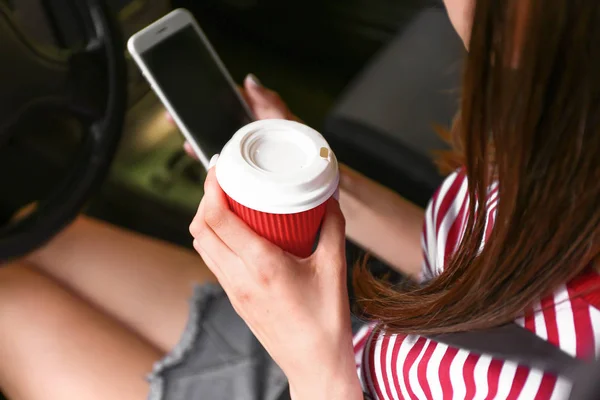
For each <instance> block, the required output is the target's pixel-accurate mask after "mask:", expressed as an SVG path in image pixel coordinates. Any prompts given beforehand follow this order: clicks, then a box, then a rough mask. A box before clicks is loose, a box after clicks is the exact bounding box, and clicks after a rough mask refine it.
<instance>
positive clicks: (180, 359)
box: [149, 284, 362, 400]
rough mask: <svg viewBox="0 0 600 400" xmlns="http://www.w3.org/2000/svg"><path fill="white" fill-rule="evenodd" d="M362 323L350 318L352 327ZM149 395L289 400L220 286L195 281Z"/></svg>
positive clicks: (155, 398)
mask: <svg viewBox="0 0 600 400" xmlns="http://www.w3.org/2000/svg"><path fill="white" fill-rule="evenodd" d="M361 324H362V323H361V322H360V321H359V320H357V319H353V320H352V330H353V331H356V330H357V329H358V328H359V327H360V325H361ZM149 381H150V396H149V400H195V399H201V400H289V399H290V396H289V389H288V382H287V378H286V377H285V375H284V373H283V371H282V370H281V369H280V368H279V366H277V364H276V363H275V362H274V361H273V359H272V358H271V357H270V356H269V354H268V353H267V351H266V350H265V349H264V348H263V347H262V345H261V344H260V342H259V341H258V340H257V339H256V338H255V337H254V335H253V334H252V332H251V331H250V329H249V328H248V326H247V325H246V323H245V322H244V321H243V320H242V319H241V318H240V317H239V316H238V315H237V313H236V312H235V310H234V309H233V306H232V305H231V303H230V302H229V299H228V298H227V296H226V295H225V292H224V291H223V289H221V287H220V286H218V285H212V284H206V285H200V286H197V287H196V288H195V290H194V295H193V296H192V299H191V306H190V317H189V321H188V324H187V327H186V329H185V331H184V333H183V335H182V338H181V340H180V342H179V344H178V345H177V346H176V347H175V348H174V349H173V350H172V351H171V352H170V353H169V354H168V355H167V356H166V357H165V358H164V359H163V360H161V361H159V362H157V363H156V365H155V366H154V370H153V371H152V373H151V374H150V376H149Z"/></svg>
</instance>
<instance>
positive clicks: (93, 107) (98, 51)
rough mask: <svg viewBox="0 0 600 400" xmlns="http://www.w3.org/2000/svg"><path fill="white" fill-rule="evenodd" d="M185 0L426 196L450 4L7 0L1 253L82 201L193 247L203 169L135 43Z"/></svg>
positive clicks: (445, 75)
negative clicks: (136, 54) (149, 78)
mask: <svg viewBox="0 0 600 400" xmlns="http://www.w3.org/2000/svg"><path fill="white" fill-rule="evenodd" d="M177 7H184V8H187V9H189V10H190V11H191V12H192V13H193V14H194V16H195V17H196V19H197V20H198V22H199V24H200V26H201V27H202V28H203V30H204V31H205V32H206V35H207V36H208V38H209V40H210V41H211V42H212V44H213V46H214V47H215V49H216V51H217V52H218V53H219V55H220V56H221V58H222V60H223V62H224V64H225V65H226V66H227V68H228V69H229V71H230V72H231V74H232V76H233V78H234V79H235V80H236V81H237V82H241V81H242V80H243V78H244V77H245V76H246V75H247V74H248V73H254V74H255V75H256V76H258V77H259V79H260V80H261V81H262V82H263V83H264V84H265V85H266V86H268V87H270V88H272V89H273V90H275V91H277V92H279V94H280V95H281V97H282V98H283V99H284V100H285V101H286V102H287V103H288V105H289V107H290V109H291V110H293V112H294V113H295V114H296V115H298V116H299V117H300V118H301V119H302V120H303V121H304V122H306V123H307V124H308V125H310V126H312V127H314V128H316V129H317V130H319V131H320V132H321V133H322V134H323V135H324V136H325V137H326V139H327V140H328V141H329V143H330V145H331V147H332V148H333V149H334V151H335V152H336V154H337V156H338V158H339V159H340V160H341V161H342V162H343V163H345V164H347V165H349V166H350V167H352V168H354V169H356V170H358V171H359V172H361V173H363V174H365V175H366V176H368V177H370V178H372V179H374V180H376V181H379V182H381V183H382V184H384V185H386V186H388V187H390V188H391V189H393V190H395V191H397V192H398V193H400V194H401V195H402V196H404V197H406V198H408V199H409V200H411V201H413V202H414V203H416V204H418V205H420V206H423V207H424V206H425V205H426V204H427V201H428V199H429V198H430V197H431V195H432V194H433V192H434V191H435V189H436V188H437V186H438V185H439V184H440V182H441V180H442V179H443V176H442V175H441V174H440V173H439V172H438V169H437V167H436V165H435V163H434V153H435V152H436V151H439V150H443V149H445V148H446V146H447V144H446V143H445V142H444V141H443V140H442V139H441V138H440V137H439V136H438V134H437V133H436V131H435V129H434V127H435V126H442V127H448V126H449V125H450V124H451V121H452V118H453V116H454V114H455V113H456V111H457V108H458V100H459V96H460V93H459V87H460V75H461V71H462V59H463V56H464V47H463V45H462V43H461V41H460V39H459V38H458V36H457V35H456V33H455V32H454V30H453V29H452V27H451V25H450V22H449V20H448V17H447V15H446V13H445V10H444V8H443V3H442V1H441V0H302V1H298V0H288V1H277V0H203V1H192V0H172V1H169V0H85V1H82V0H0V58H1V60H2V62H0V82H2V90H1V91H0V170H1V171H2V172H1V173H0V187H2V188H3V190H2V196H0V260H4V259H9V258H12V257H17V256H19V255H22V254H25V253H26V252H28V251H30V250H32V249H35V248H36V247H38V246H40V245H41V244H43V243H44V242H45V241H47V240H49V239H50V238H51V237H52V236H53V235H54V234H55V233H57V232H58V231H60V229H62V228H63V227H64V226H65V225H66V224H67V223H68V222H69V221H70V220H72V219H73V218H74V216H75V215H76V214H77V213H78V212H79V211H80V209H82V208H83V209H84V212H85V213H86V214H88V215H92V216H94V217H97V218H100V219H103V220H106V221H109V222H111V223H113V224H116V225H119V226H122V227H125V228H128V229H132V230H135V231H138V232H142V233H145V234H148V235H151V236H154V237H157V238H160V239H163V240H167V241H170V242H173V243H176V244H179V245H181V246H186V247H191V245H192V241H191V238H190V236H189V232H188V225H189V222H190V221H191V219H192V217H193V215H194V213H195V211H196V208H197V205H198V203H199V201H200V199H201V198H202V195H203V190H202V183H203V179H204V176H205V172H204V169H203V167H202V166H201V165H200V164H199V163H198V162H197V161H195V160H193V159H192V158H190V157H188V156H187V155H186V153H185V152H184V150H183V148H182V144H183V139H182V137H181V135H180V134H179V132H177V128H175V127H174V126H173V125H172V124H171V123H169V121H168V120H167V119H166V118H165V110H164V108H163V106H162V104H161V103H160V101H159V100H158V98H157V97H156V96H155V94H154V93H153V92H152V90H151V89H150V87H149V85H148V84H147V82H146V81H145V79H144V78H143V76H142V75H141V73H140V72H139V70H138V68H137V67H136V65H134V62H133V60H132V59H131V57H130V56H129V55H128V54H127V52H126V51H125V48H124V43H125V42H126V40H127V39H128V38H129V37H130V36H131V35H132V34H133V33H135V32H137V31H138V30H140V29H141V28H143V27H145V26H146V25H148V24H150V23H151V22H153V21H155V20H157V19H158V18H160V17H162V16H163V15H165V14H166V13H168V12H169V11H170V10H172V9H174V8H177ZM32 203H35V204H36V208H35V211H34V212H33V213H31V215H29V216H28V217H26V218H25V219H23V220H19V221H18V222H14V220H13V216H14V214H15V213H16V212H17V211H18V210H21V209H22V208H23V207H25V206H27V205H29V204H32ZM363 252H364V250H362V249H360V248H358V247H356V246H355V245H353V244H352V243H349V244H348V254H349V256H348V260H349V262H355V261H356V260H357V259H358V257H359V256H360V254H362V253H363ZM371 267H372V268H373V269H375V270H377V271H381V272H382V273H385V272H386V271H388V269H387V267H386V266H385V265H384V264H383V263H381V262H378V261H377V260H375V261H373V263H372V266H371ZM0 398H1V395H0Z"/></svg>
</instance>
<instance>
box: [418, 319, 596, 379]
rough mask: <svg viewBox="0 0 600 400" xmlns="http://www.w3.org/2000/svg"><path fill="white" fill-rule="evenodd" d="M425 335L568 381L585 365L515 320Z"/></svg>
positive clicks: (440, 341) (434, 339) (453, 345)
mask: <svg viewBox="0 0 600 400" xmlns="http://www.w3.org/2000/svg"><path fill="white" fill-rule="evenodd" d="M426 337H427V338H428V339H431V340H433V341H435V342H438V343H443V344H446V345H448V346H452V347H455V348H459V349H463V350H468V351H470V352H472V353H476V354H480V355H483V354H485V355H489V356H492V357H494V358H497V359H499V360H504V361H513V362H515V363H518V364H519V365H522V366H524V367H529V368H534V369H539V370H542V371H544V372H549V373H552V374H554V375H558V376H563V377H565V378H568V379H569V380H571V381H574V380H575V378H576V377H577V376H578V375H579V374H580V373H581V370H582V367H584V366H586V365H587V364H588V363H587V362H586V361H584V360H581V359H578V358H576V357H572V356H571V355H569V354H567V353H565V352H564V351H562V350H561V349H560V348H559V347H558V346H555V345H553V344H552V343H550V342H548V341H546V340H544V339H542V338H540V337H539V336H537V335H536V334H535V333H533V332H531V331H529V330H528V329H525V328H523V327H521V326H520V325H517V324H515V323H509V324H506V325H502V326H498V327H494V328H489V329H482V330H478V331H473V332H456V333H446V334H440V335H430V336H426Z"/></svg>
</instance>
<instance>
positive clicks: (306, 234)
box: [227, 197, 327, 258]
mask: <svg viewBox="0 0 600 400" xmlns="http://www.w3.org/2000/svg"><path fill="white" fill-rule="evenodd" d="M227 199H228V200H229V206H230V207H231V210H232V211H233V212H234V213H236V215H237V216H238V217H240V218H241V219H242V220H243V221H244V222H245V223H246V224H248V226H250V228H252V229H253V230H254V231H255V232H256V233H258V234H259V235H260V236H262V237H264V238H265V239H267V240H269V241H270V242H272V243H274V244H276V245H277V246H279V247H281V248H282V249H283V250H285V251H287V252H288V253H291V254H294V255H296V256H298V257H302V258H306V257H308V256H310V255H311V254H312V251H313V247H314V244H315V240H316V239H317V233H318V231H319V227H320V226H321V221H322V220H323V216H324V215H325V209H326V208H327V202H325V203H323V204H321V205H320V206H317V207H316V208H313V209H312V210H308V211H304V212H301V213H296V214H269V213H264V212H260V211H256V210H253V209H251V208H248V207H245V206H243V205H241V204H240V203H238V202H236V201H235V200H233V199H232V198H231V197H227Z"/></svg>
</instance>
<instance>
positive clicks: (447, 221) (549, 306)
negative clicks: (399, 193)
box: [354, 171, 600, 400]
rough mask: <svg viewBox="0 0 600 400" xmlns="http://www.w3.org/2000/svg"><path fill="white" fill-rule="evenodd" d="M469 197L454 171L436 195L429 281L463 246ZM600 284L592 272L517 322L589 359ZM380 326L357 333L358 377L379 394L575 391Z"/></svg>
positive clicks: (492, 196) (598, 328) (597, 326)
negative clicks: (457, 249)
mask: <svg viewBox="0 0 600 400" xmlns="http://www.w3.org/2000/svg"><path fill="white" fill-rule="evenodd" d="M497 196H498V189H497V185H494V186H492V187H491V188H490V189H489V190H488V196H487V199H486V212H487V227H486V238H487V237H488V235H489V233H490V231H491V227H492V226H493V224H494V220H495V217H496V207H497V202H498V198H497ZM468 201H469V199H468V194H467V180H466V177H465V175H464V173H463V172H462V171H458V172H456V173H454V174H452V175H450V176H449V177H448V178H447V179H446V180H445V181H444V183H443V184H442V186H441V187H440V189H439V190H438V192H437V193H436V195H435V196H434V198H433V199H432V200H431V202H430V204H429V206H428V207H427V210H426V213H425V224H424V229H423V236H422V247H423V252H424V258H425V261H424V265H423V276H424V278H428V277H430V276H431V275H436V274H439V273H441V271H443V269H444V266H445V261H446V260H447V259H448V257H449V256H450V255H451V254H452V253H453V252H454V251H455V250H456V248H457V245H458V244H459V242H460V240H461V238H462V235H463V234H464V230H465V224H466V218H467V210H468ZM482 245H483V244H482ZM598 284H600V275H598V274H597V273H596V272H594V271H590V272H588V273H586V274H584V275H583V276H581V277H579V278H577V279H576V280H574V281H572V282H570V283H568V284H566V285H563V286H561V287H560V288H558V289H557V290H556V291H555V292H554V293H553V295H551V296H548V297H546V298H544V299H542V300H541V301H540V302H538V304H537V305H536V307H534V309H533V310H531V312H529V313H527V314H526V315H525V316H524V317H521V318H518V319H517V320H516V323H518V324H520V325H521V326H524V327H525V328H526V329H529V330H530V331H532V332H534V333H535V334H536V335H538V336H539V337H541V338H542V339H544V340H547V341H549V342H551V343H553V344H555V345H556V346H559V347H560V348H561V349H562V350H563V351H565V352H567V353H568V354H571V355H573V356H577V357H586V356H589V355H590V354H593V352H594V351H596V356H598V355H600V354H598V351H599V349H600V310H599V306H598V305H600V291H598V290H593V291H590V290H589V289H590V288H592V287H597V285H598ZM581 293H584V294H583V295H581ZM592 304H594V305H596V306H593V305H592ZM374 328H375V325H374V324H373V325H369V326H365V327H363V328H362V329H361V330H360V331H359V332H358V333H357V334H356V335H355V337H354V353H355V357H356V364H357V370H358V374H359V377H360V379H361V383H362V386H363V390H364V391H365V392H366V393H369V394H370V395H371V396H372V397H373V399H378V400H391V399H433V400H442V399H443V400H446V399H460V400H463V399H536V400H537V399H562V398H565V397H566V396H567V395H568V393H569V391H570V383H569V382H568V381H567V380H565V379H562V378H556V377H555V376H553V375H551V374H545V373H543V372H542V371H539V370H534V369H529V368H526V367H522V366H519V365H517V364H516V363H514V362H504V361H502V360H497V359H493V358H492V357H490V356H485V355H483V356H479V355H476V354H471V353H470V352H468V351H466V350H461V349H456V348H452V347H449V346H446V345H444V344H438V343H436V342H433V341H431V340H429V339H426V338H423V337H420V336H415V335H385V334H383V333H382V332H381V331H380V330H378V329H374Z"/></svg>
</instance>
